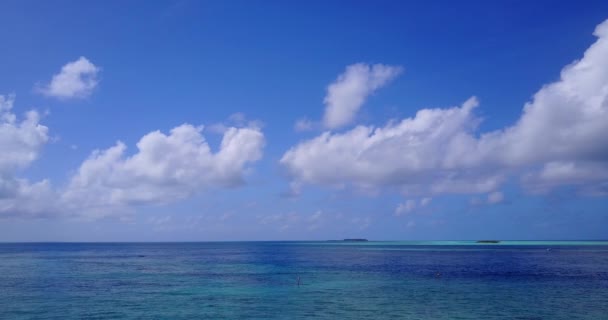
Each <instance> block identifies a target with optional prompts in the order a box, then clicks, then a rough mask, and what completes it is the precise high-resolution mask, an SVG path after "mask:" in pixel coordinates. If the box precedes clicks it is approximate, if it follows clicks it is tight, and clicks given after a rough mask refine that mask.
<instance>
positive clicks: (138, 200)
mask: <svg viewBox="0 0 608 320" xmlns="http://www.w3.org/2000/svg"><path fill="white" fill-rule="evenodd" d="M13 102H14V97H13V96H8V97H6V96H2V95H0V150H2V151H3V152H2V156H0V216H14V217H21V218H26V217H44V216H58V215H65V216H82V217H87V218H95V217H100V216H107V215H112V214H120V213H123V212H124V211H126V210H129V208H130V207H132V206H135V205H149V204H162V203H169V202H173V201H177V200H180V199H183V198H186V197H188V196H191V195H192V194H194V193H197V192H200V191H202V190H205V189H208V188H232V187H236V186H239V185H241V184H243V183H244V176H245V175H246V174H247V170H248V168H249V165H250V164H251V163H253V162H255V161H257V160H259V159H260V158H261V157H262V150H263V147H264V144H265V139H264V135H263V133H262V131H261V130H260V129H259V128H258V127H253V126H248V127H227V128H225V130H224V132H223V137H222V140H221V143H220V145H219V147H218V150H217V151H215V152H214V151H213V150H212V148H211V147H210V145H209V144H208V143H207V142H206V140H205V138H204V136H203V135H202V132H203V127H202V126H200V127H195V126H192V125H189V124H183V125H181V126H178V127H175V128H173V129H172V130H171V131H170V133H169V134H164V133H162V132H160V131H153V132H150V133H148V134H146V135H144V136H143V137H142V138H141V139H140V140H139V142H138V143H137V152H136V153H134V154H132V155H130V156H128V155H126V150H127V147H126V145H125V144H124V143H122V142H120V141H119V142H117V143H116V145H114V146H112V147H110V148H108V149H105V150H96V151H94V152H93V153H92V154H91V155H90V156H89V158H88V159H86V160H85V161H84V162H83V163H82V164H81V165H80V167H79V168H78V170H77V171H76V173H75V174H74V175H73V176H72V177H71V178H70V180H69V182H68V184H67V185H66V186H65V187H63V188H53V187H52V186H51V184H50V182H49V181H48V180H42V181H39V182H36V183H31V182H29V181H28V180H26V179H20V178H18V177H17V175H18V173H19V171H20V170H22V169H24V168H26V167H27V166H29V165H30V164H31V163H32V162H33V161H34V160H35V159H36V158H37V157H38V154H39V152H40V149H41V148H42V147H43V145H44V144H46V143H47V142H48V140H49V137H48V128H47V127H46V126H43V125H41V124H39V116H38V113H36V112H35V111H30V112H28V113H27V114H26V116H25V119H23V120H22V121H17V117H16V116H15V114H13V113H12V112H11V109H12V107H13Z"/></svg>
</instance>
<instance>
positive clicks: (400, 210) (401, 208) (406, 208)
mask: <svg viewBox="0 0 608 320" xmlns="http://www.w3.org/2000/svg"><path fill="white" fill-rule="evenodd" d="M415 208H416V201H415V200H411V199H410V200H407V201H405V203H400V204H399V205H398V206H397V208H396V209H395V215H396V216H401V215H405V214H408V213H410V212H412V211H413V210H414V209H415Z"/></svg>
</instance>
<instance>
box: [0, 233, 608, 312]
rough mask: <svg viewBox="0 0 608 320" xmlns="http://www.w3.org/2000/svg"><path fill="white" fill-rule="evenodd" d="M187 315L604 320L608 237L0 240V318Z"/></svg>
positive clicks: (607, 299) (607, 300)
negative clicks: (535, 239)
mask: <svg viewBox="0 0 608 320" xmlns="http://www.w3.org/2000/svg"><path fill="white" fill-rule="evenodd" d="M298 277H300V279H301V282H302V283H301V285H300V286H298V285H296V280H297V278H298ZM192 318H197V319H201V318H202V319H218V318H227V319H308V318H313V319H608V243H607V242H502V243H500V244H482V245H478V244H475V243H474V242H365V243H341V242H225V243H221V242H216V243H113V244H112V243H80V244H78V243H40V244H35V243H32V244H0V319H192Z"/></svg>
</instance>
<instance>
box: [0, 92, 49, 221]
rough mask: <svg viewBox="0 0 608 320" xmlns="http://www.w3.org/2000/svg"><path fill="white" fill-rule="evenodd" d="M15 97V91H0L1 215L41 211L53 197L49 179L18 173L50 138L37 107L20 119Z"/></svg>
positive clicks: (47, 209) (39, 212)
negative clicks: (35, 179)
mask: <svg viewBox="0 0 608 320" xmlns="http://www.w3.org/2000/svg"><path fill="white" fill-rule="evenodd" d="M14 101H15V96H14V95H9V96H4V95H0V150H1V151H0V215H6V214H11V215H41V214H44V213H45V212H49V211H51V210H52V201H51V202H50V203H49V206H45V205H44V204H43V203H44V202H45V201H46V200H50V199H53V195H52V192H51V188H50V184H49V182H48V181H46V180H43V181H40V182H37V183H30V182H29V181H28V180H26V179H20V178H18V177H17V176H16V175H17V173H18V172H19V171H20V170H22V169H24V168H26V167H28V166H29V165H30V164H31V163H32V162H33V161H34V160H36V158H38V155H39V153H40V150H41V149H42V147H43V146H44V145H45V144H46V143H47V142H48V141H49V136H48V128H47V127H46V126H44V125H42V124H40V115H39V114H38V113H37V112H36V111H28V112H26V113H25V117H24V118H23V119H22V120H19V119H18V117H17V115H15V114H14V113H13V112H12V109H13V104H14Z"/></svg>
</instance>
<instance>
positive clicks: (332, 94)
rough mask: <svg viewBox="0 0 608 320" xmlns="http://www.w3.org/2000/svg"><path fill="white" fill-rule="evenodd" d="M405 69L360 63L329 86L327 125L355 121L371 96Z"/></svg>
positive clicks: (335, 125)
mask: <svg viewBox="0 0 608 320" xmlns="http://www.w3.org/2000/svg"><path fill="white" fill-rule="evenodd" d="M401 71H402V68H401V67H396V66H388V65H383V64H375V65H367V64H363V63H357V64H353V65H350V66H348V67H346V71H345V72H344V73H343V74H341V75H340V76H339V77H338V79H336V81H335V82H334V83H332V84H330V85H329V86H328V87H327V95H326V96H325V100H324V103H325V115H324V116H323V125H324V126H325V127H326V128H331V129H335V128H338V127H342V126H345V125H348V124H350V123H352V121H353V120H354V119H355V115H356V114H357V112H358V111H359V109H360V108H361V106H362V105H363V103H365V100H366V99H367V97H368V96H369V95H370V94H372V93H373V92H374V91H376V90H377V89H379V88H381V87H383V86H384V85H386V84H387V83H388V82H389V81H390V80H392V79H394V78H395V77H396V76H397V75H399V74H400V73H401Z"/></svg>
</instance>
